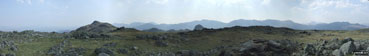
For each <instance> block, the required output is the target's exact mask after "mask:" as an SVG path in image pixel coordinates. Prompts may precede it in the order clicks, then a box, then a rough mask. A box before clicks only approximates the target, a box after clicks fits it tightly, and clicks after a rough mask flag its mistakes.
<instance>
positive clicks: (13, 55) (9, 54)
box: [6, 53, 15, 56]
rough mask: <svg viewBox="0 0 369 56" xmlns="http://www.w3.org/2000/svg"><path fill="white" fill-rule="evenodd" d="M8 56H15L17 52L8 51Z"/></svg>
mask: <svg viewBox="0 0 369 56" xmlns="http://www.w3.org/2000/svg"><path fill="white" fill-rule="evenodd" d="M6 56H15V54H14V53H8V54H6Z"/></svg>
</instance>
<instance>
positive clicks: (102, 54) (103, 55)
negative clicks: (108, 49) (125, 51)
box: [97, 53, 110, 56]
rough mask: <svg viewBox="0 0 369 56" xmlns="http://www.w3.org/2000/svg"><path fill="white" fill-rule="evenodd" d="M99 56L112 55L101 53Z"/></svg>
mask: <svg viewBox="0 0 369 56" xmlns="http://www.w3.org/2000/svg"><path fill="white" fill-rule="evenodd" d="M97 56H110V55H109V54H106V53H99V54H98V55H97Z"/></svg>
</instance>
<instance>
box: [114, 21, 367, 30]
mask: <svg viewBox="0 0 369 56" xmlns="http://www.w3.org/2000/svg"><path fill="white" fill-rule="evenodd" d="M197 24H201V25H202V26H204V27H206V28H223V27H232V26H273V27H288V28H292V29H299V30H313V29H315V30H357V29H363V28H368V26H365V25H361V24H353V23H349V22H333V23H316V24H314V25H305V24H299V23H295V22H293V21H290V20H287V21H281V20H244V19H239V20H234V21H231V22H229V23H223V22H219V21H215V20H199V21H192V22H184V23H178V24H156V23H139V22H136V23H132V24H113V25H115V26H124V27H130V28H136V29H138V30H145V29H150V28H158V29H163V30H170V29H176V30H179V29H193V28H194V26H195V25H197Z"/></svg>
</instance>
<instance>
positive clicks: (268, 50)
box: [239, 40, 298, 56]
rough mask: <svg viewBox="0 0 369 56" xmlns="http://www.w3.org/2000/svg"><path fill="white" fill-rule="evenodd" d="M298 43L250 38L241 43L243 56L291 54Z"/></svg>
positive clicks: (295, 49) (289, 55) (288, 55)
mask: <svg viewBox="0 0 369 56" xmlns="http://www.w3.org/2000/svg"><path fill="white" fill-rule="evenodd" d="M297 47H298V43H297V42H293V41H290V40H250V41H248V42H246V43H243V44H242V45H241V48H240V49H239V51H240V52H241V54H240V55H241V56H291V55H292V53H293V52H295V51H297Z"/></svg>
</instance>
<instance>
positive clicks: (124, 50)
mask: <svg viewBox="0 0 369 56" xmlns="http://www.w3.org/2000/svg"><path fill="white" fill-rule="evenodd" d="M117 52H118V53H120V54H127V53H128V50H127V49H123V48H119V49H118V51H117Z"/></svg>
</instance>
